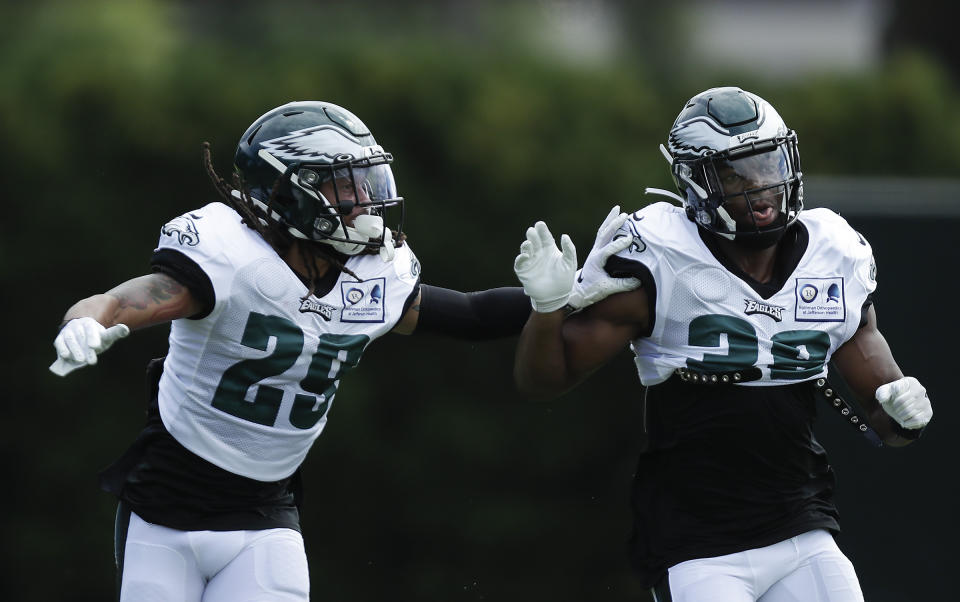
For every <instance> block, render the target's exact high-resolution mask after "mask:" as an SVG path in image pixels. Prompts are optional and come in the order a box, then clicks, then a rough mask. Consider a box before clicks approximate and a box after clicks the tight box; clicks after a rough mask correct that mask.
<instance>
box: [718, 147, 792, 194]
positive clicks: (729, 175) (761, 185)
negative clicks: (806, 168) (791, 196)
mask: <svg viewBox="0 0 960 602" xmlns="http://www.w3.org/2000/svg"><path fill="white" fill-rule="evenodd" d="M715 168H716V174H717V182H718V183H719V185H720V194H721V196H723V197H730V196H733V195H741V194H744V193H752V192H756V193H761V192H764V191H765V192H766V195H767V196H772V195H775V194H776V193H778V192H779V193H782V192H783V191H784V189H783V185H784V183H786V182H788V181H789V180H790V179H791V177H792V175H791V171H792V170H791V167H790V160H789V157H788V156H787V152H786V150H785V149H784V147H783V146H777V147H776V148H774V149H772V150H770V151H767V152H764V153H759V154H755V155H748V156H745V157H738V158H726V159H722V160H719V161H717V163H716V165H715Z"/></svg>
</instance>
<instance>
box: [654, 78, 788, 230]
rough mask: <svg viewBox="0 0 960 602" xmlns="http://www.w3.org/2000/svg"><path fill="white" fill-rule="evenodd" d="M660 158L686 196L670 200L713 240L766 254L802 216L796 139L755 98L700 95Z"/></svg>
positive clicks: (732, 91) (725, 91) (719, 91)
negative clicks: (761, 249) (678, 203)
mask: <svg viewBox="0 0 960 602" xmlns="http://www.w3.org/2000/svg"><path fill="white" fill-rule="evenodd" d="M660 150H661V152H662V153H663V154H664V156H665V157H666V158H667V161H668V162H669V163H670V171H671V174H672V175H673V180H674V183H675V184H676V186H677V190H678V191H679V192H680V196H679V197H677V196H676V195H673V194H672V193H667V194H668V195H669V196H671V197H673V198H675V199H677V200H679V201H681V202H682V203H683V206H684V207H685V209H686V213H687V217H689V218H690V219H691V220H692V221H694V222H695V223H696V224H697V225H699V226H700V227H701V228H704V229H705V230H707V231H709V232H712V233H714V234H717V235H719V236H722V237H724V238H727V239H729V240H737V241H738V242H743V243H744V244H747V245H750V246H759V247H768V246H771V245H773V244H775V243H776V242H777V241H778V240H779V239H780V237H781V236H782V235H783V232H784V231H785V230H786V228H787V227H788V226H790V224H792V223H793V222H794V221H796V219H797V217H798V216H799V214H800V211H801V210H802V209H803V182H802V173H801V172H800V155H799V153H798V151H797V134H796V132H794V131H793V130H791V129H788V128H787V126H786V124H785V123H784V122H783V119H782V118H781V117H780V115H779V114H778V113H777V111H776V109H774V108H773V106H772V105H771V104H770V103H768V102H767V101H765V100H763V99H762V98H760V97H759V96H757V95H756V94H752V93H750V92H747V91H745V90H741V89H740V88H735V87H725V88H712V89H710V90H706V91H704V92H701V93H700V94H697V95H696V96H694V97H693V98H691V99H690V100H689V101H687V103H686V105H685V106H684V107H683V110H682V111H680V114H679V115H678V116H677V119H676V121H675V122H674V124H673V127H672V128H671V129H670V134H669V137H668V139H667V146H666V148H664V146H663V145H662V144H661V145H660ZM651 192H660V193H663V192H665V191H656V190H655V189H654V190H651Z"/></svg>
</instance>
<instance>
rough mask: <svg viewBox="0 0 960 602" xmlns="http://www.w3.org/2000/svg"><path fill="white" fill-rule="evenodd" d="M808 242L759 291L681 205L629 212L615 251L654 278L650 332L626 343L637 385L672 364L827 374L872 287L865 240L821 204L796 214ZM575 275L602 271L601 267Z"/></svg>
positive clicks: (777, 379) (769, 373) (784, 377)
mask: <svg viewBox="0 0 960 602" xmlns="http://www.w3.org/2000/svg"><path fill="white" fill-rule="evenodd" d="M799 220H800V222H801V223H802V224H803V225H804V226H805V227H806V229H807V232H808V234H809V243H808V244H807V248H806V250H805V252H804V253H803V256H802V258H801V259H800V261H799V263H798V264H797V266H796V268H795V269H794V271H793V273H792V274H790V276H789V277H788V278H787V279H786V281H785V283H784V284H783V286H782V288H781V289H780V290H779V291H777V292H776V293H775V294H773V295H772V296H770V297H769V298H766V299H764V298H762V297H761V296H760V295H759V294H758V293H757V292H756V291H755V290H754V289H753V288H751V286H750V285H749V284H748V283H747V282H745V281H743V280H741V279H740V278H739V277H738V276H736V275H735V274H733V273H731V272H730V271H729V270H727V269H726V268H725V267H724V266H723V265H722V264H721V263H720V262H719V261H718V260H717V259H716V257H714V255H713V254H712V253H711V252H710V250H709V249H708V248H707V246H706V245H705V244H704V242H703V240H702V239H701V238H700V236H699V234H698V232H697V225H696V224H694V223H693V222H691V221H690V220H689V219H687V217H686V214H685V213H684V210H683V209H682V208H680V207H676V206H673V205H670V204H669V203H655V204H652V205H649V206H647V207H645V208H644V209H642V210H640V211H638V212H636V213H634V214H633V215H632V216H631V217H630V219H628V220H627V221H626V222H625V223H624V225H623V227H622V228H621V230H620V232H619V233H618V235H620V234H625V235H627V236H631V237H632V238H633V240H634V243H633V244H632V245H630V246H629V247H628V248H627V249H625V250H624V251H622V252H621V253H619V254H618V255H619V257H621V258H623V259H625V260H629V261H634V262H639V263H642V264H643V265H644V266H646V268H647V269H648V270H649V271H650V273H651V275H652V277H653V280H654V283H655V285H656V291H655V294H656V305H655V316H654V324H653V330H652V332H651V333H650V336H647V337H641V338H638V339H636V340H634V341H632V343H631V348H632V349H633V352H634V354H635V356H636V358H635V361H636V364H637V369H638V372H639V374H640V380H641V382H642V383H643V384H644V385H648V386H649V385H655V384H657V383H660V382H663V381H665V380H666V379H668V378H669V377H670V376H671V375H672V374H673V373H674V371H675V370H676V369H677V368H686V369H690V370H693V371H696V372H700V373H708V374H709V373H729V372H736V371H739V370H744V369H747V368H752V367H756V368H759V370H760V374H761V377H760V378H759V379H758V380H754V381H750V382H743V383H739V384H741V385H752V386H765V385H766V386H773V385H783V384H790V383H795V382H800V381H806V380H812V379H815V378H819V377H821V376H825V375H826V373H827V362H828V361H830V357H831V355H833V352H834V351H836V349H837V348H838V347H839V346H840V345H842V344H843V343H844V342H845V341H847V340H848V339H849V338H850V337H852V336H853V334H854V333H855V332H856V330H857V328H858V326H859V324H860V318H861V311H862V306H863V303H864V302H865V301H866V299H867V295H869V294H870V293H871V292H873V290H874V289H875V288H876V280H875V278H876V268H875V267H874V263H873V254H872V251H871V249H870V245H869V244H867V241H866V240H864V238H863V237H862V236H860V234H859V233H857V232H856V231H855V230H853V228H851V227H850V226H849V225H848V224H847V222H846V221H845V220H844V219H843V218H841V217H840V216H839V215H837V214H836V213H834V212H832V211H830V210H829V209H810V210H807V211H804V212H803V213H801V214H800V217H799ZM581 276H582V278H583V279H584V281H585V282H587V283H588V284H589V280H590V279H595V278H608V277H609V276H608V275H607V274H606V272H604V271H603V270H594V271H584V272H582V273H581Z"/></svg>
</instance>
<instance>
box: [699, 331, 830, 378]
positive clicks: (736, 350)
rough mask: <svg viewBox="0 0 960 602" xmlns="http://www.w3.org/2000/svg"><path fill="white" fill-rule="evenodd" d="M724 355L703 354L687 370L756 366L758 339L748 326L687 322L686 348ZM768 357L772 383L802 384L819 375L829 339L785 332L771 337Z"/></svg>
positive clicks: (812, 333)
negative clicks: (785, 381)
mask: <svg viewBox="0 0 960 602" xmlns="http://www.w3.org/2000/svg"><path fill="white" fill-rule="evenodd" d="M724 337H725V338H726V341H727V345H726V349H725V353H709V352H707V353H704V354H703V360H695V359H688V360H687V366H688V367H689V368H690V369H692V370H696V371H698V372H705V373H708V374H709V373H712V372H733V371H736V370H744V369H747V368H750V367H753V366H754V365H756V364H757V360H758V359H759V356H760V339H759V338H758V337H757V331H756V330H755V329H754V327H753V325H752V324H750V322H747V321H746V320H744V319H742V318H737V317H735V316H726V315H708V316H699V317H697V318H694V319H693V320H692V321H691V322H690V329H689V339H688V340H689V344H690V345H692V346H696V347H707V348H711V347H712V348H717V349H722V340H723V338H724ZM770 342H771V348H770V354H771V355H772V356H773V363H772V364H769V365H768V366H767V367H768V368H769V369H770V378H771V379H772V380H803V379H805V378H810V377H812V376H815V375H817V374H819V373H820V371H821V370H823V366H824V363H825V362H826V359H827V352H828V351H829V349H830V335H828V334H827V333H826V332H823V331H820V330H787V331H784V332H778V333H776V334H774V335H773V336H772V337H771V339H770Z"/></svg>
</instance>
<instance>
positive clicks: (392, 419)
mask: <svg viewBox="0 0 960 602" xmlns="http://www.w3.org/2000/svg"><path fill="white" fill-rule="evenodd" d="M945 6H946V4H945V3H936V2H929V1H928V0H921V1H917V0H914V1H909V2H908V1H906V0H895V1H894V0H891V1H889V2H869V1H863V0H844V1H837V2H811V3H787V2H782V3H781V2H759V1H756V2H754V1H749V0H744V1H729V0H726V1H719V2H692V1H690V0H685V1H678V2H655V1H645V2H628V1H626V0H624V1H619V2H618V1H614V0H608V1H600V0H583V1H580V2H574V1H560V2H548V1H546V0H544V1H541V2H526V3H514V2H485V3H477V2H469V1H467V0H449V1H446V2H429V3H424V2H419V3H405V2H386V1H381V0H368V1H366V2H363V3H348V2H289V1H288V2H269V3H264V2H237V1H232V2H227V1H212V0H208V1H206V2H187V1H186V0H183V1H179V2H175V1H161V0H128V1H124V2H121V1H109V0H86V1H83V2H66V1H59V2H58V1H50V0H42V1H41V0H36V1H34V2H30V3H20V2H13V1H10V0H7V1H6V2H4V3H2V4H0V22H2V23H3V35H0V138H2V140H3V143H4V148H3V151H2V153H3V161H0V181H2V183H3V195H2V196H3V207H4V217H3V218H2V219H0V276H2V277H3V282H4V283H5V284H4V290H5V291H6V292H5V294H4V295H3V300H2V301H0V303H2V307H3V308H4V310H5V311H4V313H3V315H4V316H6V317H7V320H8V324H9V325H8V326H7V327H6V328H5V331H6V332H7V335H6V336H5V337H4V338H5V341H6V346H7V352H6V353H5V361H4V362H3V364H2V366H3V367H2V370H3V378H2V387H3V390H2V393H3V395H2V397H3V400H4V402H5V412H4V414H5V418H4V419H3V421H2V425H3V431H2V437H0V453H2V457H3V459H4V463H3V465H4V467H5V473H6V474H5V479H4V480H5V482H6V486H5V490H6V491H7V493H6V494H5V495H4V496H3V497H4V498H5V500H6V502H7V503H6V510H5V512H3V521H4V522H3V525H2V528H3V533H4V534H5V536H4V537H3V539H2V544H0V546H2V547H0V554H2V566H3V574H2V577H0V599H3V600H70V601H72V600H76V601H82V600H108V599H111V597H112V596H113V591H114V589H113V588H114V585H113V579H114V574H113V564H112V561H113V558H112V553H113V551H112V521H113V512H114V509H115V503H114V501H113V499H112V498H111V497H110V496H108V495H107V494H105V493H102V492H100V491H99V490H98V488H97V485H96V474H97V471H98V470H99V469H101V468H102V467H104V466H105V465H107V464H108V463H109V462H111V461H112V460H113V459H114V458H115V457H116V456H117V455H118V454H119V453H121V452H122V451H123V450H124V449H125V448H126V446H127V445H128V444H129V443H130V442H131V441H132V440H133V438H134V437H135V435H136V433H137V432H138V430H139V427H140V426H141V423H142V420H143V404H144V383H143V377H142V375H143V368H144V366H145V365H146V362H147V361H148V360H149V359H150V358H151V357H155V356H159V355H162V354H163V353H164V350H165V346H166V334H167V329H166V328H155V329H149V330H146V331H143V332H138V333H136V334H135V336H132V337H130V338H129V339H126V340H124V341H121V342H120V343H118V344H117V345H116V346H115V347H114V348H113V349H112V350H111V351H110V352H109V353H108V354H106V355H105V356H104V357H103V358H102V361H101V364H100V365H99V366H98V367H97V368H95V369H87V370H83V371H80V372H77V373H75V374H73V375H71V376H70V377H69V378H67V379H58V378H56V377H54V376H52V375H51V374H50V373H49V372H47V365H49V363H50V362H51V361H52V360H53V357H54V353H53V349H52V346H51V342H52V339H53V337H54V335H55V333H56V328H57V325H58V323H59V320H60V317H61V316H62V315H63V312H64V311H65V310H66V308H67V307H68V306H69V305H71V304H72V303H73V302H74V301H75V300H77V299H79V298H82V297H85V296H88V295H90V294H93V293H97V292H102V291H104V290H107V289H108V288H111V287H112V286H114V285H115V284H116V283H119V282H121V281H123V280H126V279H128V278H130V277H134V276H137V275H140V274H142V273H145V272H146V271H147V270H148V260H149V257H150V254H151V251H152V249H153V247H154V245H155V243H156V241H157V238H158V233H159V229H160V226H161V225H163V223H164V222H165V221H167V220H168V219H169V218H171V217H174V216H176V215H179V214H180V213H182V212H184V211H187V210H189V209H192V208H195V207H198V206H201V205H203V204H206V203H207V202H210V201H213V200H215V199H216V196H215V193H214V192H213V190H212V188H211V187H210V185H209V184H208V182H207V180H206V175H205V174H204V172H203V170H202V168H201V164H200V143H201V141H204V140H209V141H210V142H211V143H212V146H213V151H214V163H215V165H216V167H217V168H218V170H219V171H220V172H221V174H226V173H229V171H230V163H231V159H232V153H233V148H234V146H235V144H236V142H237V139H238V138H239V136H240V135H241V134H242V132H243V131H244V129H246V127H247V125H248V124H249V123H251V122H252V121H253V120H254V119H256V118H257V117H258V116H259V115H260V114H262V113H263V112H265V111H267V110H268V109H270V108H272V107H274V106H276V105H279V104H282V103H285V102H287V101H290V100H306V99H322V100H327V101H331V102H335V103H337V104H341V105H343V106H345V107H347V108H349V109H350V110H352V111H354V112H355V113H357V114H358V115H359V116H360V117H361V119H363V120H364V121H365V122H366V124H367V125H368V126H369V127H370V128H371V129H372V130H373V132H374V134H375V136H376V137H377V140H378V141H379V142H380V143H381V144H382V145H383V146H384V147H385V148H387V149H388V150H389V151H391V152H392V153H393V154H394V155H395V157H396V161H395V164H394V173H395V175H396V178H397V182H398V185H399V188H400V191H401V193H402V194H403V196H404V197H406V199H407V202H408V205H407V222H406V230H407V232H408V234H409V240H410V243H411V246H412V247H413V249H414V250H415V251H416V253H417V255H418V257H419V258H420V260H421V262H422V264H423V267H424V269H423V274H422V275H423V280H424V282H426V283H429V284H434V285H440V286H445V287H450V288H458V289H461V290H477V289H484V288H489V287H494V286H508V285H514V284H516V280H515V277H514V275H513V272H512V269H511V266H512V261H513V257H514V255H515V254H516V249H517V247H518V245H519V243H520V241H521V240H522V237H523V232H524V230H525V228H526V227H527V226H528V225H530V224H532V223H533V222H534V221H536V220H537V219H546V220H547V221H548V223H549V224H550V225H551V227H552V229H553V231H554V232H555V233H557V234H559V233H560V232H567V233H569V234H570V235H571V236H572V237H573V239H574V242H576V243H577V245H578V248H579V249H580V251H581V256H584V255H585V254H586V251H587V249H589V247H590V244H591V242H592V236H593V233H594V232H595V229H596V227H597V225H598V224H599V222H600V220H601V219H602V218H603V217H604V215H606V212H607V210H608V208H609V207H610V206H611V205H612V204H614V203H620V204H622V205H623V206H624V208H628V209H636V208H639V207H640V206H642V205H644V204H646V203H648V202H649V201H650V199H651V197H647V196H644V195H643V189H644V187H646V186H654V187H661V188H671V182H670V180H669V177H668V172H667V169H666V164H665V163H664V161H663V159H662V157H661V156H660V154H659V152H658V150H657V145H658V144H659V143H661V142H663V141H664V140H665V137H666V133H667V131H668V129H669V126H670V124H671V123H672V121H673V119H674V117H675V116H676V114H677V112H678V111H679V110H680V108H681V106H682V104H683V102H684V101H686V99H688V98H689V97H690V96H692V95H693V94H695V93H697V92H699V91H701V90H703V89H705V88H708V87H712V86H715V85H730V84H733V85H740V86H743V87H745V88H747V89H750V90H752V91H754V92H756V93H758V94H760V95H761V96H763V97H765V98H766V99H767V100H769V101H771V102H772V103H773V104H774V105H775V106H776V107H777V108H778V109H779V111H780V113H781V114H782V115H783V116H784V118H785V119H786V121H787V123H788V124H789V125H790V126H791V127H793V128H795V129H796V130H797V131H798V132H799V136H800V148H801V156H802V158H803V168H804V172H805V174H806V175H807V200H808V203H809V204H811V205H818V204H831V205H834V206H838V207H839V208H840V209H841V211H843V212H844V214H845V215H847V217H848V219H849V220H850V221H851V222H852V223H853V225H854V226H855V227H857V228H858V229H859V230H860V231H861V232H862V233H863V234H864V235H865V236H866V237H867V238H868V239H869V240H871V242H872V243H873V244H874V249H875V253H876V256H877V260H878V264H879V268H880V271H879V277H880V289H879V291H878V295H877V307H878V313H879V316H880V325H881V329H882V330H883V331H884V332H885V333H886V335H887V338H888V340H889V341H890V343H891V345H892V347H893V349H894V352H895V354H896V355H897V357H898V358H899V360H900V362H901V366H902V367H903V368H904V371H905V372H907V373H909V374H913V375H915V376H917V377H918V378H920V380H921V381H922V382H924V383H925V384H926V385H927V387H928V389H929V390H930V391H931V397H932V398H933V400H934V403H935V409H936V413H937V415H936V417H935V419H934V423H933V424H932V425H931V428H930V429H928V433H927V434H926V435H925V437H924V439H923V440H922V441H921V442H920V443H919V444H917V445H915V446H912V447H911V448H908V449H904V450H888V449H881V450H875V449H872V448H870V447H869V445H868V444H867V443H866V442H865V441H864V440H861V439H859V438H858V437H857V435H856V434H855V433H853V432H852V431H851V432H848V431H847V427H846V426H844V425H843V424H842V423H841V421H840V419H839V418H837V417H836V416H834V415H832V414H829V413H827V411H826V406H824V412H823V416H822V418H821V420H820V424H819V425H818V428H819V430H818V434H819V436H820V437H821V440H822V441H823V443H824V444H825V446H826V447H827V449H828V450H830V451H831V454H832V459H833V462H834V463H835V468H836V469H837V471H838V473H839V493H838V496H839V502H840V509H841V513H842V520H843V525H844V533H843V534H842V536H841V537H840V540H839V541H840V544H841V547H842V548H843V549H844V551H845V552H847V554H848V555H849V556H850V557H851V558H852V559H853V561H854V563H855V566H856V567H857V571H858V574H859V575H860V577H861V581H862V584H863V589H864V592H865V594H866V597H867V599H868V600H874V601H876V600H890V601H894V600H898V601H899V600H919V599H927V600H932V599H944V598H948V597H951V595H950V594H949V591H951V585H950V583H951V582H952V579H951V574H950V571H951V570H952V569H953V565H954V561H955V559H956V556H957V555H956V552H955V547H954V545H953V544H954V542H955V541H956V540H957V536H958V534H960V533H958V529H957V520H956V518H955V517H956V514H955V511H954V510H953V504H952V503H951V500H952V497H951V496H948V495H947V491H948V490H950V491H952V488H951V489H948V487H949V482H950V481H953V480H955V474H956V468H955V463H956V460H957V453H956V451H955V449H954V448H953V447H952V446H951V445H949V443H948V442H947V441H946V440H947V439H948V437H949V428H950V425H951V424H952V423H954V421H955V420H956V419H957V418H958V412H957V411H956V410H955V409H953V408H952V407H951V405H952V402H953V399H952V394H953V387H952V386H950V385H949V383H950V382H951V381H952V378H951V377H952V371H953V370H954V368H953V364H954V362H953V361H952V360H953V354H954V353H955V351H954V349H953V348H952V346H951V345H950V344H949V343H950V342H951V341H952V340H954V339H956V334H957V327H956V323H955V319H954V318H953V315H954V314H955V313H956V312H955V308H954V306H953V301H954V299H955V298H956V293H957V285H956V283H955V276H954V270H955V264H956V263H957V259H958V258H960V253H958V251H957V247H956V244H955V232H956V227H957V226H958V225H960V219H958V210H957V204H958V201H957V197H956V194H957V193H958V191H960V186H958V184H957V180H956V179H955V178H956V177H957V174H958V173H960V97H958V85H960V49H958V44H957V41H956V40H957V36H956V34H955V32H953V31H951V30H950V25H949V21H948V20H945V19H944V18H943V14H944V13H943V11H945V10H946V9H945ZM514 343H515V342H514V341H513V340H504V341H497V342H493V343H484V344H470V343H463V342H457V341H448V340H444V339H441V338H438V337H431V336H426V335H425V336H413V337H400V336H388V337H385V338H384V339H382V340H381V341H378V343H377V344H376V345H373V346H372V347H371V349H370V350H369V351H368V353H367V355H365V357H364V359H363V362H362V363H361V364H360V366H359V367H358V368H357V369H356V371H355V372H354V373H353V374H351V376H350V378H349V379H347V380H346V381H345V382H344V383H343V384H342V386H341V389H340V394H339V395H338V397H337V403H336V404H335V408H334V409H333V410H332V414H331V421H330V424H329V426H328V428H327V430H326V431H325V432H324V434H323V435H322V436H321V437H320V439H319V440H318V441H317V443H316V445H315V447H314V450H313V451H312V453H311V454H310V456H309V457H308V459H307V462H306V463H305V465H304V475H305V484H306V504H307V509H306V512H305V514H304V516H303V527H304V532H305V538H306V545H307V553H308V556H309V560H310V570H311V580H312V591H313V599H315V600H345V601H380V600H399V601H420V600H430V601H433V600H441V601H446V600H470V601H472V600H490V601H539V600H544V601H546V600H550V601H560V602H563V601H575V600H586V601H593V600H598V601H608V600H609V601H627V600H646V599H647V598H646V593H645V592H643V591H641V590H640V589H639V587H638V585H637V583H636V582H635V581H634V578H633V576H632V574H631V572H630V569H629V567H628V565H627V562H626V555H625V550H626V541H627V538H628V536H629V530H630V515H629V507H628V503H627V500H628V492H629V485H630V479H631V477H632V473H633V465H634V462H635V460H636V454H637V450H638V448H639V445H640V441H639V439H638V435H637V431H638V428H637V425H638V419H639V416H638V403H637V401H638V399H639V396H640V394H641V389H640V387H639V385H638V382H637V379H636V376H635V375H634V370H633V367H632V362H631V358H630V357H629V354H628V353H627V352H625V353H624V354H622V355H621V356H620V357H618V358H617V359H616V360H615V361H614V362H613V364H612V365H611V366H608V367H607V368H606V369H604V370H602V371H600V372H598V373H597V374H596V375H595V376H594V377H593V378H591V379H590V381H589V382H587V383H585V384H584V385H581V386H580V387H579V388H577V389H576V390H575V391H573V392H571V393H569V394H567V395H565V396H563V397H561V398H560V399H558V400H555V401H553V402H548V403H534V402H531V401H529V400H527V399H524V398H523V397H522V396H520V395H519V394H518V393H517V392H516V391H515V389H514V387H513V383H512V376H511V369H512V361H513V350H514Z"/></svg>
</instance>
